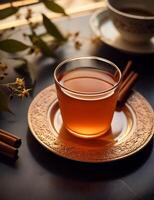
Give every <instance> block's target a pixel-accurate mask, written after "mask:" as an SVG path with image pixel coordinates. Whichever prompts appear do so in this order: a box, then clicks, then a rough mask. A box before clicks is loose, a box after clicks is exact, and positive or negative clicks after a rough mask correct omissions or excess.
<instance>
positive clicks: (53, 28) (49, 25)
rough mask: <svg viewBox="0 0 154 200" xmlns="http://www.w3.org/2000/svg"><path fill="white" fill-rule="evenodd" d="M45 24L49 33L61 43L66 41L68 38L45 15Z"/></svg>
mask: <svg viewBox="0 0 154 200" xmlns="http://www.w3.org/2000/svg"><path fill="white" fill-rule="evenodd" d="M43 24H44V26H45V28H46V30H47V32H48V33H49V34H50V35H52V36H53V37H54V38H55V39H57V40H58V41H59V42H64V41H66V38H65V37H64V36H63V35H62V33H61V32H60V30H59V29H58V28H57V27H56V25H55V24H54V23H53V22H52V21H51V20H50V19H49V18H48V17H46V16H45V15H44V14H43Z"/></svg>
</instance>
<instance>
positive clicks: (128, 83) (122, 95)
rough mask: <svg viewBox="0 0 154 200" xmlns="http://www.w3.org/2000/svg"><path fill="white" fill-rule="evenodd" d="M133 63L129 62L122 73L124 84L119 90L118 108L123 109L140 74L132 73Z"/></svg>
mask: <svg viewBox="0 0 154 200" xmlns="http://www.w3.org/2000/svg"><path fill="white" fill-rule="evenodd" d="M131 65H132V62H131V61H129V62H128V63H127V65H126V67H125V68H124V70H123V72H122V83H121V86H120V89H119V96H118V101H117V107H118V108H121V107H122V106H123V105H124V103H125V102H126V100H127V98H128V96H129V94H130V91H131V89H132V87H133V86H134V84H135V82H136V80H137V78H138V74H137V73H136V72H134V71H130V68H131Z"/></svg>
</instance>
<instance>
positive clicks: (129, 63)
mask: <svg viewBox="0 0 154 200" xmlns="http://www.w3.org/2000/svg"><path fill="white" fill-rule="evenodd" d="M131 66H132V61H131V60H129V61H128V63H127V65H126V66H125V68H124V70H123V72H122V79H123V80H124V79H125V78H126V76H127V75H128V73H129V71H130V68H131Z"/></svg>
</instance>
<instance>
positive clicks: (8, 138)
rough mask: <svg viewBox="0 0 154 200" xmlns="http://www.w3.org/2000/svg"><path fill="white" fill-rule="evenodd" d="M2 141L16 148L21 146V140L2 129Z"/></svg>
mask: <svg viewBox="0 0 154 200" xmlns="http://www.w3.org/2000/svg"><path fill="white" fill-rule="evenodd" d="M0 141H2V142H5V143H7V144H9V145H11V146H13V147H16V148H18V147H19V146H20V145H21V138H19V137H17V136H15V135H13V134H12V133H9V132H7V131H5V130H2V129H0Z"/></svg>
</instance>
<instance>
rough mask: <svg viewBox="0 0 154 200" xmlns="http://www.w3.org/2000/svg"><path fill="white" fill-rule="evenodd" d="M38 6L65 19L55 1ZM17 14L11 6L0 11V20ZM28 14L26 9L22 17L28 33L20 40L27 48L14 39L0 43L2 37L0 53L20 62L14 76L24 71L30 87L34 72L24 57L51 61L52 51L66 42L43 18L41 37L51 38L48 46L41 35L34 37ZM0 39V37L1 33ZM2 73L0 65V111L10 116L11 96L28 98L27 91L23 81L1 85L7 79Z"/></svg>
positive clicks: (4, 73)
mask: <svg viewBox="0 0 154 200" xmlns="http://www.w3.org/2000/svg"><path fill="white" fill-rule="evenodd" d="M39 2H41V3H43V4H44V6H45V7H46V8H47V9H48V10H50V11H52V12H56V13H61V14H63V15H65V16H67V14H66V12H65V10H64V9H63V8H62V7H61V6H60V5H58V4H57V3H56V1H55V0H47V1H43V0H40V1H39ZM19 10H20V8H16V7H14V6H13V4H12V3H11V6H10V7H9V8H5V9H3V10H0V20H4V19H5V18H7V17H10V16H12V15H16V16H17V17H18V18H19V17H20V14H18V13H19V12H18V11H19ZM32 14H33V12H32V10H31V9H28V10H27V15H26V17H25V18H26V20H27V22H28V24H29V29H30V31H31V33H30V34H26V33H24V34H23V36H24V37H27V39H29V44H26V43H24V42H23V41H21V40H16V39H14V38H5V39H2V38H3V37H0V50H1V51H4V52H6V53H8V54H9V55H11V57H12V56H13V57H12V59H15V60H20V61H22V64H21V65H20V66H18V67H16V68H15V70H16V72H19V71H20V68H21V70H22V71H24V70H25V71H27V72H28V73H29V75H30V78H31V81H32V83H34V82H35V80H36V76H35V75H34V71H36V70H35V69H34V66H32V63H31V62H30V61H29V60H28V59H26V55H29V54H36V55H37V54H38V53H39V52H40V53H42V54H43V55H44V56H45V57H53V58H55V49H56V48H57V47H59V46H60V45H62V44H63V43H64V42H66V41H67V38H66V37H65V36H64V35H63V34H62V33H61V31H60V30H59V28H58V27H57V26H56V24H55V23H54V22H52V20H51V19H49V18H48V17H47V16H46V15H45V14H42V21H43V24H42V25H43V26H44V29H45V33H44V35H50V36H51V37H52V38H53V39H52V41H51V43H50V45H49V44H47V43H46V42H45V41H44V40H43V38H42V34H38V33H37V32H36V28H37V26H38V25H37V24H34V23H32V22H31V17H32ZM0 36H3V35H2V33H1V35H0ZM20 53H22V54H20ZM23 53H24V59H23ZM23 68H24V70H23ZM6 69H7V67H6V65H5V64H3V63H1V62H0V111H8V112H12V111H11V109H10V108H9V101H10V99H12V98H13V97H14V96H18V97H21V98H23V97H28V96H29V91H30V89H26V88H25V81H24V80H23V79H22V78H16V81H15V82H11V83H10V82H9V83H5V84H4V83H1V80H3V79H5V78H6V76H7V72H6Z"/></svg>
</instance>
